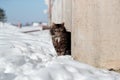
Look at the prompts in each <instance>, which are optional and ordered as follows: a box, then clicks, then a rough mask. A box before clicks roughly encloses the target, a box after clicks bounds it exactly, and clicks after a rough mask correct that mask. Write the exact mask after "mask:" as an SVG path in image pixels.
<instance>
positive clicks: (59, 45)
mask: <svg viewBox="0 0 120 80" xmlns="http://www.w3.org/2000/svg"><path fill="white" fill-rule="evenodd" d="M50 32H51V35H52V41H53V45H54V47H55V50H56V52H57V54H58V55H71V33H70V32H68V31H66V28H65V26H64V23H62V24H55V23H53V24H52V25H51V29H50Z"/></svg>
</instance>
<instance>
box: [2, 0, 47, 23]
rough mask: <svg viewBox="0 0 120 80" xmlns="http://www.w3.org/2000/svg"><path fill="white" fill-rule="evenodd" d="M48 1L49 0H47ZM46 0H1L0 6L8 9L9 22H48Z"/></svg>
mask: <svg viewBox="0 0 120 80" xmlns="http://www.w3.org/2000/svg"><path fill="white" fill-rule="evenodd" d="M45 1H47V0H45ZM45 1H44V0H0V8H3V9H4V10H5V11H6V16H7V20H8V22H11V23H18V22H22V23H31V22H40V21H43V22H47V21H48V17H47V14H45V13H46V10H47V5H46V4H45Z"/></svg>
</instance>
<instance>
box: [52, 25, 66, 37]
mask: <svg viewBox="0 0 120 80" xmlns="http://www.w3.org/2000/svg"><path fill="white" fill-rule="evenodd" d="M65 32H66V29H65V26H64V23H61V24H55V23H52V25H51V34H52V35H55V36H61V35H62V34H63V33H65Z"/></svg>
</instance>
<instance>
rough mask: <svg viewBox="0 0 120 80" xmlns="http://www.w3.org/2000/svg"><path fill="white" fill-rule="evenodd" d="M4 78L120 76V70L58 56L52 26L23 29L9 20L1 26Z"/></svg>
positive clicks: (97, 79) (115, 79)
mask: <svg viewBox="0 0 120 80" xmlns="http://www.w3.org/2000/svg"><path fill="white" fill-rule="evenodd" d="M23 31H24V29H23ZM0 80H120V74H118V73H115V72H109V71H107V70H100V69H97V68H94V67H92V66H89V65H87V64H83V63H79V62H77V61H75V60H73V59H72V57H70V56H60V57H57V56H56V52H55V50H54V47H53V45H52V41H51V36H50V34H49V31H48V30H45V31H39V32H34V33H22V29H19V28H16V27H14V26H11V25H8V24H5V25H4V27H3V26H0Z"/></svg>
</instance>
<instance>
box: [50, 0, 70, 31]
mask: <svg viewBox="0 0 120 80" xmlns="http://www.w3.org/2000/svg"><path fill="white" fill-rule="evenodd" d="M51 22H54V23H62V22H64V23H65V27H66V29H67V30H68V31H71V26H72V0H54V4H53V7H52V21H51Z"/></svg>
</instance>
